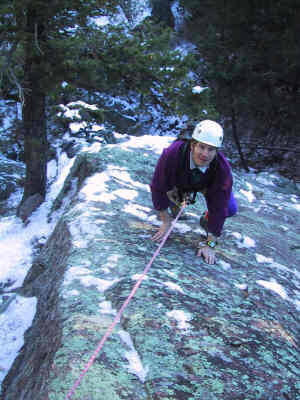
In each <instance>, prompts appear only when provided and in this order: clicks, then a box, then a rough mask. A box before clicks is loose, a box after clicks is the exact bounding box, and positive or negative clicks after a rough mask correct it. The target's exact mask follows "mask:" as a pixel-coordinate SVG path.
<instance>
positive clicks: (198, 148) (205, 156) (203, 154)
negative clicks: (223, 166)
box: [191, 142, 217, 167]
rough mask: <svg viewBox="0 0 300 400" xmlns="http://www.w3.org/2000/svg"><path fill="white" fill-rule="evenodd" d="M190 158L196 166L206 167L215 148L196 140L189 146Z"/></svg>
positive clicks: (215, 152) (215, 150) (214, 152)
mask: <svg viewBox="0 0 300 400" xmlns="http://www.w3.org/2000/svg"><path fill="white" fill-rule="evenodd" d="M191 151H192V158H193V161H194V163H195V164H196V165H197V167H206V166H208V165H209V163H210V162H211V161H212V160H213V159H214V158H215V156H216V154H217V149H216V147H214V146H210V145H209V144H205V143H201V142H197V143H192V146H191Z"/></svg>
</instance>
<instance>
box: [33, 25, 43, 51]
mask: <svg viewBox="0 0 300 400" xmlns="http://www.w3.org/2000/svg"><path fill="white" fill-rule="evenodd" d="M34 43H35V45H36V48H37V49H38V51H39V52H40V53H41V54H42V55H44V53H43V52H42V50H41V48H40V46H39V39H38V26H37V23H35V24H34Z"/></svg>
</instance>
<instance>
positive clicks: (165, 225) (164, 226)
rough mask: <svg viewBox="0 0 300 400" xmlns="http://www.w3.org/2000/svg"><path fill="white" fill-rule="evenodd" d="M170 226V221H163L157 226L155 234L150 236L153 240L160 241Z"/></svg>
mask: <svg viewBox="0 0 300 400" xmlns="http://www.w3.org/2000/svg"><path fill="white" fill-rule="evenodd" d="M170 227H171V222H170V221H168V222H164V223H163V224H162V225H161V226H160V227H159V228H158V231H157V232H156V233H155V235H153V236H152V238H151V239H152V240H153V241H154V242H160V241H161V240H162V239H163V237H164V236H165V234H166V232H167V231H168V230H169V229H170Z"/></svg>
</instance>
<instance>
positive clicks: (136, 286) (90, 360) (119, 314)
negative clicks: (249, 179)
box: [65, 203, 186, 400]
mask: <svg viewBox="0 0 300 400" xmlns="http://www.w3.org/2000/svg"><path fill="white" fill-rule="evenodd" d="M185 206H186V204H185V203H184V204H183V206H182V207H181V209H180V210H179V212H178V214H177V216H176V218H175V219H174V221H173V223H172V224H171V226H170V228H169V230H168V231H167V232H166V233H165V235H164V237H163V239H162V241H161V243H160V244H159V246H158V248H157V249H156V251H155V253H154V254H153V256H152V258H151V260H150V261H149V263H148V264H147V266H146V268H145V269H144V271H143V273H142V275H141V276H140V278H139V279H138V281H137V282H136V284H135V285H134V287H133V289H132V291H131V292H130V294H129V296H128V297H127V299H126V300H125V302H124V303H123V305H122V307H121V308H120V310H119V312H118V313H117V315H116V316H115V318H114V320H113V322H112V324H111V325H110V326H109V328H108V329H107V331H106V332H105V334H104V336H103V337H102V339H101V341H100V342H99V344H98V346H97V348H96V350H95V351H94V353H93V355H92V356H91V358H90V359H89V361H88V363H87V364H86V366H85V368H84V370H83V371H82V373H81V374H80V376H79V378H78V379H77V380H76V381H75V383H74V385H73V387H72V388H71V390H70V391H69V393H68V394H67V395H66V397H65V400H68V399H71V397H72V396H73V394H74V392H75V390H76V389H77V388H78V386H79V385H80V383H81V381H82V379H83V377H84V376H85V374H86V373H87V372H88V370H89V369H90V367H91V366H92V365H93V363H94V361H95V358H96V357H97V356H98V354H99V352H100V350H101V349H102V347H103V345H104V343H105V341H106V339H107V338H108V337H109V336H110V334H111V333H112V331H113V329H114V327H115V326H116V325H117V323H118V322H119V321H120V318H121V316H122V314H123V312H124V310H125V308H126V307H127V305H128V304H129V302H130V300H131V299H132V298H133V296H134V295H135V293H136V291H137V289H138V288H139V286H140V284H141V283H142V280H143V279H144V278H145V276H146V275H147V273H148V271H149V269H150V267H151V265H152V264H153V261H154V260H155V258H156V257H157V255H158V254H159V252H160V250H161V248H162V247H163V245H164V244H165V242H166V240H167V239H168V237H169V235H170V233H171V232H172V230H173V228H174V225H175V224H176V222H177V221H178V219H179V217H180V216H181V214H182V212H183V210H184V208H185Z"/></svg>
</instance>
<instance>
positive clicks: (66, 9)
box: [0, 0, 201, 204]
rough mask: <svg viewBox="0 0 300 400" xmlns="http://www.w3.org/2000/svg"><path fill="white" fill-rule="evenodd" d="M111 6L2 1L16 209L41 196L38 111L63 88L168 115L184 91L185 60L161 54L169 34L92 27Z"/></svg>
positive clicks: (187, 85) (42, 118) (188, 63)
mask: <svg viewBox="0 0 300 400" xmlns="http://www.w3.org/2000/svg"><path fill="white" fill-rule="evenodd" d="M115 6H117V2H114V1H109V2H108V1H105V0H88V1H85V2H81V1H78V0H60V1H58V0H50V1H49V2H48V3H47V7H45V4H44V3H43V2H42V1H41V0H26V1H21V0H14V1H8V0H4V2H2V4H1V6H0V37H1V38H2V42H1V43H2V46H1V48H0V71H1V89H2V91H1V96H2V97H3V98H9V97H10V98H14V99H17V98H19V99H20V100H21V101H22V103H23V134H24V152H25V162H26V179H25V186H24V194H23V198H22V202H21V204H23V203H24V202H25V201H26V199H27V198H29V197H30V196H32V195H34V194H40V196H41V198H42V199H43V198H44V197H45V193H46V183H47V182H46V176H47V171H46V166H47V150H48V144H47V135H46V131H47V127H46V105H47V99H48V98H49V97H51V96H52V97H53V96H54V95H55V93H56V92H57V88H61V84H62V82H63V81H67V82H68V83H70V84H71V85H72V86H73V87H75V88H76V87H77V88H82V89H85V90H87V91H89V92H99V91H103V92H105V91H110V92H111V93H115V94H118V95H120V94H122V93H126V91H127V92H128V91H130V90H131V91H135V92H137V93H140V95H142V97H143V99H144V101H147V99H151V101H152V102H153V101H156V102H157V103H158V104H159V105H160V106H161V107H164V108H166V109H169V110H172V112H177V111H178V110H180V109H181V105H180V104H181V103H183V104H184V101H185V100H184V99H185V97H184V93H187V92H188V91H190V90H191V87H192V81H191V80H186V79H185V77H186V75H187V73H188V72H189V71H190V68H191V67H192V60H191V58H190V57H187V58H183V57H182V55H180V54H179V53H178V52H176V51H169V43H170V30H166V29H165V28H163V27H161V26H160V25H157V24H153V23H152V24H151V23H150V22H149V23H146V22H145V23H143V24H142V26H140V27H137V28H135V29H134V30H132V31H129V30H128V27H126V26H117V27H115V26H106V27H99V26H98V25H97V19H96V18H97V17H99V16H101V15H109V13H113V11H114V7H115ZM197 102H198V103H199V99H197ZM199 107H200V106H199ZM200 108H201V107H200ZM186 109H187V110H188V108H187V107H186ZM181 112H182V111H181ZM197 112H198V109H197Z"/></svg>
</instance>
